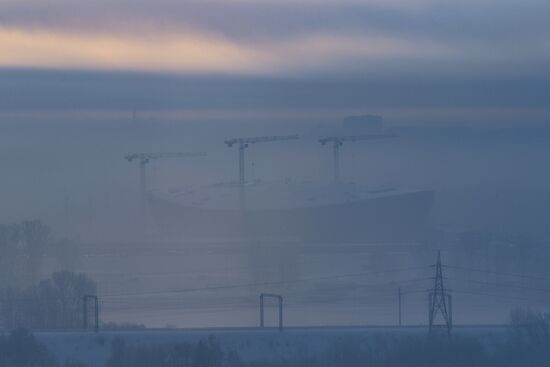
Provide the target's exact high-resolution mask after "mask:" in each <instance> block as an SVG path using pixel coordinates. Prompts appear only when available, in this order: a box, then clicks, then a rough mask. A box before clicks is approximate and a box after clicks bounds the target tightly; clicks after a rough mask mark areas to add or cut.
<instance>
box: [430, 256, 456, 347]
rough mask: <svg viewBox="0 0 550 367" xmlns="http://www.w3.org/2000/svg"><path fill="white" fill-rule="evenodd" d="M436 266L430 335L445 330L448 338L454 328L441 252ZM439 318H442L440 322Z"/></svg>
mask: <svg viewBox="0 0 550 367" xmlns="http://www.w3.org/2000/svg"><path fill="white" fill-rule="evenodd" d="M434 266H435V278H434V287H433V289H431V290H430V291H429V295H428V299H429V316H428V320H429V333H430V335H433V334H434V333H435V332H436V331H437V330H441V329H444V330H445V331H446V333H447V335H448V336H450V335H451V329H452V326H453V317H452V305H451V295H450V293H449V291H448V290H446V289H445V287H444V285H443V279H444V278H443V265H442V264H441V252H440V251H438V252H437V263H436V264H435V265H434ZM438 316H441V317H440V319H442V320H439V321H438Z"/></svg>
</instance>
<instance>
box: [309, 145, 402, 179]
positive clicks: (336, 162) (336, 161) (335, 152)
mask: <svg viewBox="0 0 550 367" xmlns="http://www.w3.org/2000/svg"><path fill="white" fill-rule="evenodd" d="M396 136H397V135H395V134H366V135H350V136H329V137H325V138H322V139H319V143H321V144H322V145H327V144H332V156H333V166H334V182H340V147H341V146H342V145H344V143H346V142H351V143H354V142H356V141H361V140H374V139H387V138H395V137H396Z"/></svg>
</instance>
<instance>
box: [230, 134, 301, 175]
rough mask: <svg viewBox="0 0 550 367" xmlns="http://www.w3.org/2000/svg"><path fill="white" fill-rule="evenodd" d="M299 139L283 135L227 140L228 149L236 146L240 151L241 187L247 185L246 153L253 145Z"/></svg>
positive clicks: (295, 136)
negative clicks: (245, 171) (245, 172)
mask: <svg viewBox="0 0 550 367" xmlns="http://www.w3.org/2000/svg"><path fill="white" fill-rule="evenodd" d="M295 139H299V136H298V135H282V136H257V137H249V138H234V139H228V140H225V141H224V143H225V144H226V145H227V146H228V147H230V148H231V147H232V146H233V145H236V146H237V148H238V150H239V185H240V186H244V183H245V174H244V163H245V161H244V152H245V150H246V149H247V148H248V147H249V146H250V145H251V144H256V143H267V142H273V141H283V140H295Z"/></svg>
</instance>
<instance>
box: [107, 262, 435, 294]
mask: <svg viewBox="0 0 550 367" xmlns="http://www.w3.org/2000/svg"><path fill="white" fill-rule="evenodd" d="M425 268H426V267H425V266H415V267H408V268H400V269H389V270H379V271H370V272H362V273H351V274H340V275H327V276H319V277H310V278H303V279H295V280H281V281H272V282H258V283H245V284H230V285H218V286H207V287H197V288H183V289H171V290H163V291H148V292H134V293H125V294H124V293H119V294H103V295H101V297H102V298H108V297H129V296H147V295H156V294H167V293H190V292H200V291H215V290H224V289H236V288H248V287H257V286H268V285H287V284H295V283H303V282H310V281H317V280H329V279H342V278H352V277H358V276H365V275H374V274H380V273H391V272H401V271H409V270H418V269H425Z"/></svg>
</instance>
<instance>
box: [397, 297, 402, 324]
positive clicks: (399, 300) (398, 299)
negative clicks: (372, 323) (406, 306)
mask: <svg viewBox="0 0 550 367" xmlns="http://www.w3.org/2000/svg"><path fill="white" fill-rule="evenodd" d="M401 297H402V293H401V287H399V288H397V302H398V303H399V306H398V312H399V327H401V326H402V323H401V321H402V319H401Z"/></svg>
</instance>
